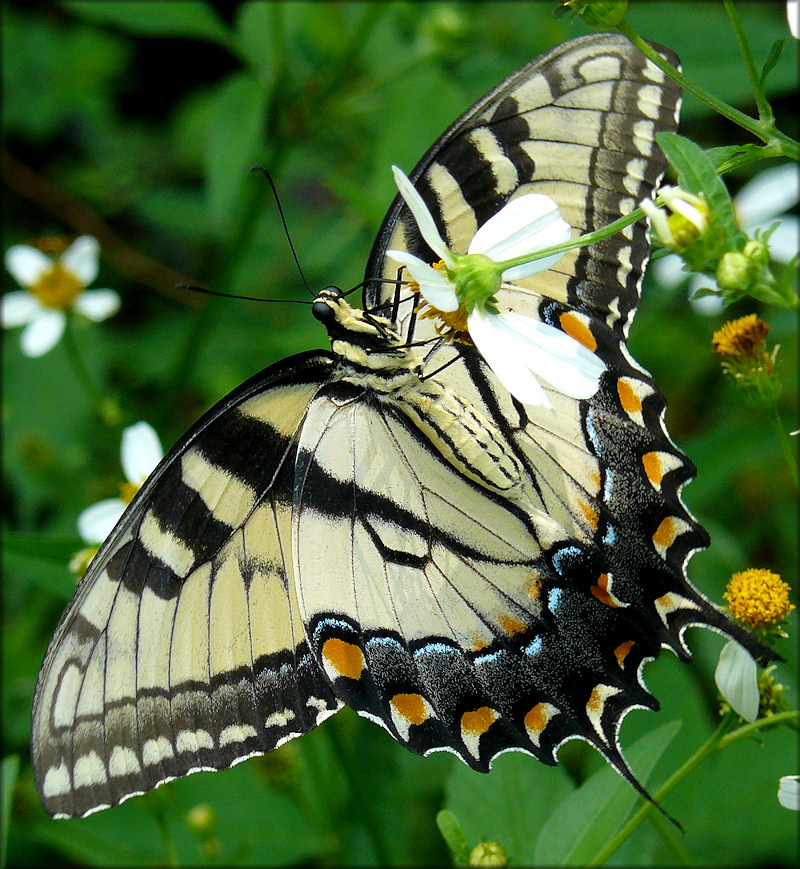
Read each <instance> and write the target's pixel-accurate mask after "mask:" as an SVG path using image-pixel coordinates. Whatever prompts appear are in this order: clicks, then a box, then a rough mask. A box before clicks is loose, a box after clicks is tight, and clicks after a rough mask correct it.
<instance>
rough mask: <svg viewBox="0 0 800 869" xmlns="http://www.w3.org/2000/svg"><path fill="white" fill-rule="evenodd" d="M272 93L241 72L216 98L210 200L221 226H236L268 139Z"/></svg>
mask: <svg viewBox="0 0 800 869" xmlns="http://www.w3.org/2000/svg"><path fill="white" fill-rule="evenodd" d="M267 97H268V91H267V89H266V88H265V87H262V86H261V84H259V82H257V81H256V80H255V79H254V78H253V77H252V76H250V75H248V74H246V73H243V72H239V73H234V74H233V75H231V76H230V77H229V78H228V79H227V81H226V82H225V83H224V84H222V85H221V86H220V88H219V91H218V92H217V94H216V95H215V97H214V102H213V105H212V109H211V120H210V124H209V131H208V142H207V144H206V197H207V201H208V208H209V216H210V217H211V219H212V220H214V221H215V222H216V224H217V225H218V226H222V225H225V224H230V223H234V222H235V219H236V214H237V212H238V211H240V210H241V202H240V199H241V197H242V188H243V186H244V184H245V182H248V181H250V169H251V168H252V166H253V164H254V163H257V162H258V156H259V154H260V152H261V148H262V147H263V143H264V140H265V138H266V130H265V114H266V108H267Z"/></svg>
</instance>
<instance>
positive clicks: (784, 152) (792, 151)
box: [617, 18, 800, 160]
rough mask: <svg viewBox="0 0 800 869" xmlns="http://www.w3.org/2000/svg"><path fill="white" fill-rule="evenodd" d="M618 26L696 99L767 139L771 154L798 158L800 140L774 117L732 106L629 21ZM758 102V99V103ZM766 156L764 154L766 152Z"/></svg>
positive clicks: (620, 30)
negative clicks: (754, 114)
mask: <svg viewBox="0 0 800 869" xmlns="http://www.w3.org/2000/svg"><path fill="white" fill-rule="evenodd" d="M617 30H619V32H620V33H621V34H622V35H623V36H625V37H626V38H627V39H628V40H630V42H631V43H632V44H633V45H635V46H636V48H638V49H639V51H641V52H642V54H644V55H645V57H647V58H648V59H649V60H651V61H652V62H653V63H654V64H655V65H656V66H657V67H658V68H659V69H661V70H662V71H663V72H665V73H666V74H667V75H668V76H669V77H670V78H671V79H672V80H673V81H674V82H677V83H678V84H679V85H680V86H681V87H682V88H683V89H684V90H685V91H688V92H689V93H691V94H694V96H696V97H697V99H699V100H701V101H702V102H704V103H705V104H706V105H707V106H709V107H710V108H712V109H713V110H714V111H715V112H718V113H719V114H720V115H722V116H723V117H725V118H728V120H730V121H733V123H734V124H738V126H740V127H742V128H743V129H745V130H747V131H748V132H749V133H751V134H752V135H753V136H755V137H756V138H757V139H760V140H761V141H762V142H764V143H766V145H767V146H768V148H770V149H771V150H772V151H773V152H774V153H771V154H770V155H769V156H772V157H780V156H785V157H790V158H791V159H792V160H800V143H798V142H796V141H795V140H794V139H792V138H791V137H790V136H787V135H786V134H785V133H781V132H780V131H779V130H777V129H775V124H774V121H772V120H771V118H765V119H764V120H756V119H755V118H751V117H750V116H749V115H746V114H745V113H744V112H740V111H739V109H735V108H734V107H733V106H731V105H729V104H728V103H726V102H724V101H723V100H721V99H719V97H716V96H714V94H712V93H711V92H710V91H707V90H706V89H705V88H704V87H702V86H701V85H699V84H697V83H696V82H693V81H692V80H691V79H689V78H687V77H686V76H685V75H684V74H683V73H682V72H681V71H680V70H679V69H677V68H676V67H674V66H673V65H672V64H671V63H669V61H667V60H665V59H664V58H663V57H662V56H661V55H660V54H659V53H658V52H657V51H656V50H655V49H654V48H653V47H652V46H651V45H649V43H647V42H645V40H644V39H642V37H641V36H639V34H638V33H636V31H635V30H634V29H633V28H632V27H631V26H630V24H629V23H628V21H627V20H626V19H625V18H623V19H622V20H621V21H620V22H619V24H617ZM759 106H760V103H759ZM765 156H767V155H765Z"/></svg>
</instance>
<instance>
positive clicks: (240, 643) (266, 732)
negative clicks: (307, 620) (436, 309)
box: [31, 353, 341, 817]
mask: <svg viewBox="0 0 800 869" xmlns="http://www.w3.org/2000/svg"><path fill="white" fill-rule="evenodd" d="M330 370H331V357H330V355H328V354H319V353H308V354H301V355H299V356H296V357H293V358H292V359H289V360H286V361H285V362H283V363H279V364H278V365H276V366H273V367H271V368H268V369H266V370H265V371H264V372H262V373H261V374H259V375H257V376H256V377H254V378H252V379H251V380H250V381H248V382H247V383H245V384H243V385H242V386H241V387H240V388H239V389H237V390H236V391H235V392H233V393H231V395H229V396H228V397H227V398H226V399H224V400H223V401H222V402H221V403H220V404H219V405H217V406H216V407H215V408H214V409H212V410H211V411H209V413H208V414H207V415H206V416H205V417H204V418H203V419H201V420H200V421H199V422H198V423H197V425H196V426H195V427H194V428H193V429H192V430H191V431H190V432H189V433H188V434H187V436H186V437H185V438H183V439H182V440H181V441H180V442H179V444H178V445H177V446H176V447H175V448H174V449H173V450H172V451H171V452H170V453H169V454H168V455H167V456H166V458H165V459H164V460H163V462H162V463H161V465H160V466H159V467H158V469H157V470H156V471H155V472H154V473H153V475H152V476H151V477H150V479H149V480H148V482H147V483H146V484H145V485H144V486H143V488H142V489H141V490H140V491H139V493H138V495H137V496H136V498H135V500H134V501H133V502H132V504H131V505H130V507H129V509H128V511H127V512H126V514H125V516H124V518H123V519H122V520H121V522H120V524H119V525H118V526H117V528H116V529H115V530H114V532H113V533H112V535H111V536H110V538H109V539H108V540H107V542H106V543H105V544H104V546H103V547H102V549H101V550H100V552H99V553H98V555H97V557H96V558H95V559H94V561H93V562H92V564H91V565H90V567H89V570H88V572H87V574H86V576H85V577H84V578H83V580H82V581H81V583H80V584H79V586H78V588H77V590H76V592H75V595H74V597H73V598H72V601H71V602H70V604H69V606H68V608H67V610H66V611H65V613H64V615H63V617H62V619H61V622H60V623H59V625H58V628H57V629H56V632H55V635H54V636H53V639H52V641H51V643H50V646H49V648H48V651H47V655H46V657H45V661H44V664H43V666H42V670H41V673H40V675H39V680H38V683H37V686H36V694H35V697H34V704H33V717H32V725H31V730H32V734H33V738H32V754H33V765H34V773H35V778H36V785H37V788H38V790H39V793H40V796H41V799H42V803H43V805H44V806H45V808H46V809H47V811H48V812H50V813H51V814H53V815H55V816H57V817H75V816H82V815H85V814H88V813H90V812H92V811H95V810H97V809H100V808H105V807H107V806H111V805H116V804H117V803H119V802H122V801H123V800H125V799H127V798H128V797H130V796H133V795H135V794H139V793H143V792H145V791H148V790H151V789H152V788H154V787H156V786H157V785H158V784H160V783H162V782H164V781H168V780H170V779H172V778H176V777H178V776H181V775H186V774H188V773H191V772H195V771H197V770H204V769H225V768H227V767H229V766H231V765H233V764H234V763H237V762H239V761H241V760H244V759H245V758H247V757H250V756H252V755H254V754H262V753H264V752H266V751H269V750H271V749H272V748H274V747H275V746H277V745H279V744H281V743H282V742H285V741H286V740H287V739H291V738H292V737H294V736H297V735H299V734H301V733H305V732H306V731H308V730H310V729H311V728H313V727H314V726H315V725H316V724H317V723H318V722H319V721H321V720H322V719H324V718H325V717H327V716H328V715H330V714H332V713H333V712H335V711H336V710H337V709H338V708H339V707H340V706H341V703H340V701H338V700H337V699H336V698H335V697H334V695H333V693H332V692H331V690H330V687H329V685H328V684H327V682H326V680H325V677H324V675H323V673H322V672H321V670H320V669H319V668H318V667H317V665H316V664H315V663H314V660H313V658H312V657H311V655H310V654H309V651H308V648H307V644H306V642H305V639H304V632H303V625H302V621H301V618H300V613H299V609H298V603H297V599H296V593H295V586H294V581H293V567H292V555H291V511H292V492H293V485H294V463H295V456H296V450H297V436H298V429H299V428H300V427H301V425H302V423H303V420H304V418H305V415H306V411H307V410H308V407H309V404H310V402H311V400H312V399H313V396H314V395H315V394H316V392H317V391H318V390H319V388H320V385H321V384H322V383H324V382H325V379H326V378H327V377H329V375H330Z"/></svg>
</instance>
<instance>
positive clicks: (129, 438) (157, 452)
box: [120, 422, 164, 486]
mask: <svg viewBox="0 0 800 869" xmlns="http://www.w3.org/2000/svg"><path fill="white" fill-rule="evenodd" d="M120 458H121V460H122V470H123V471H124V472H125V479H126V480H128V481H129V482H131V483H136V484H137V485H139V486H141V485H142V483H144V481H145V480H146V479H147V478H148V477H149V476H150V474H152V473H153V471H154V470H155V467H156V465H157V464H158V463H159V462H160V461H161V459H163V458H164V449H163V448H162V446H161V441H160V440H159V439H158V435H157V434H156V431H155V429H154V428H153V427H152V426H151V425H150V424H149V423H146V422H137V423H134V424H133V425H130V426H128V427H127V428H126V429H125V430H124V431H123V432H122V448H121V450H120Z"/></svg>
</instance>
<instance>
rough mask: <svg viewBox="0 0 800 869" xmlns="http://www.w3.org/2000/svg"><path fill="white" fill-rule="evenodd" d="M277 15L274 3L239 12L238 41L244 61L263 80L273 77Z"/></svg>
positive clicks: (245, 7)
mask: <svg viewBox="0 0 800 869" xmlns="http://www.w3.org/2000/svg"><path fill="white" fill-rule="evenodd" d="M277 15H278V11H277V10H276V7H275V6H274V5H273V4H272V3H245V4H243V5H242V6H240V7H239V9H238V10H237V15H236V20H235V30H236V39H237V42H238V44H239V50H240V54H241V55H242V57H244V58H245V59H246V60H247V62H248V63H249V64H250V65H251V66H252V68H253V70H254V71H255V72H257V73H258V75H259V76H261V77H262V79H263V80H271V79H272V78H273V77H274V74H275V70H274V62H275V48H274V42H275V40H277V39H278V38H279V36H278V34H277V33H276V17H277Z"/></svg>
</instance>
